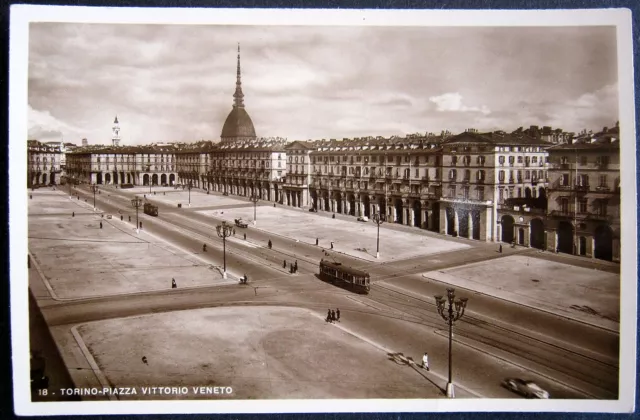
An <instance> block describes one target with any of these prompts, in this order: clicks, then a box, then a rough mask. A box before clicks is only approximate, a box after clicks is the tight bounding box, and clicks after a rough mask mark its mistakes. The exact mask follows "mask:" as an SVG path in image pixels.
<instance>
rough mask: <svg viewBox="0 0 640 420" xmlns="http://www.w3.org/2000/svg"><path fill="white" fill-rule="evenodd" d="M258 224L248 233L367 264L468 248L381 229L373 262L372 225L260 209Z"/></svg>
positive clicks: (240, 213)
mask: <svg viewBox="0 0 640 420" xmlns="http://www.w3.org/2000/svg"><path fill="white" fill-rule="evenodd" d="M198 213H201V214H204V215H208V216H215V217H217V218H220V219H225V220H227V221H229V222H231V223H233V220H234V219H235V218H243V219H244V220H245V221H247V222H250V221H252V220H253V207H243V208H231V209H224V214H223V211H221V210H220V211H219V210H200V211H198ZM257 219H258V223H257V225H256V226H255V227H253V225H250V229H255V228H257V229H261V230H264V231H267V232H271V233H274V234H276V235H281V236H286V237H288V238H292V239H297V240H299V241H301V242H305V243H308V244H314V245H315V241H316V238H318V239H319V241H320V246H322V247H324V248H330V247H331V242H332V241H333V243H334V250H335V251H338V252H342V253H344V254H347V255H351V256H354V257H359V258H362V259H366V260H368V261H381V262H382V261H390V260H400V259H406V258H411V257H416V256H420V255H429V254H434V253H439V252H447V251H453V250H456V249H463V248H468V247H469V245H466V244H462V243H458V242H453V241H448V240H446V239H439V238H435V237H433V236H426V235H422V234H414V233H411V232H399V231H395V230H390V229H385V228H384V225H382V227H381V229H380V259H376V258H375V256H376V235H377V226H376V225H375V224H374V223H373V222H366V223H365V222H356V221H355V218H354V220H353V221H345V220H340V219H330V218H327V217H323V216H320V215H317V214H314V213H310V212H304V211H299V210H289V209H287V208H283V207H281V206H278V207H272V206H259V207H258V208H257Z"/></svg>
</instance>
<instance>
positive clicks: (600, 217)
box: [545, 129, 621, 261]
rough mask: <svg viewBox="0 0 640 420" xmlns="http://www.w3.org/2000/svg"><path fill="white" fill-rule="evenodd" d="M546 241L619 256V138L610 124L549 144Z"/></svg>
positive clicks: (558, 247)
mask: <svg viewBox="0 0 640 420" xmlns="http://www.w3.org/2000/svg"><path fill="white" fill-rule="evenodd" d="M549 161H550V167H549V197H548V217H547V221H546V225H545V227H546V233H547V237H546V245H547V249H548V250H550V251H558V252H564V253H570V254H576V255H582V256H587V257H593V258H599V259H604V260H610V261H620V218H621V214H620V141H619V139H618V138H617V133H616V132H615V131H614V130H608V129H606V130H605V132H603V133H599V134H596V135H595V136H594V137H593V138H591V139H590V140H584V141H581V142H576V143H573V144H565V145H558V146H555V147H552V148H550V149H549Z"/></svg>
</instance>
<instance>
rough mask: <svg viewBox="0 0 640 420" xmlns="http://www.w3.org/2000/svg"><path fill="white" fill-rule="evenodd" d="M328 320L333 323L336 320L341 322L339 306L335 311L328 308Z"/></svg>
mask: <svg viewBox="0 0 640 420" xmlns="http://www.w3.org/2000/svg"><path fill="white" fill-rule="evenodd" d="M326 321H327V322H330V323H332V324H333V323H334V322H336V321H338V322H340V309H339V308H338V309H336V310H335V311H334V310H333V309H327V319H326Z"/></svg>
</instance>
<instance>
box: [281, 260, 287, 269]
mask: <svg viewBox="0 0 640 420" xmlns="http://www.w3.org/2000/svg"><path fill="white" fill-rule="evenodd" d="M282 268H287V260H284V262H283V263H282Z"/></svg>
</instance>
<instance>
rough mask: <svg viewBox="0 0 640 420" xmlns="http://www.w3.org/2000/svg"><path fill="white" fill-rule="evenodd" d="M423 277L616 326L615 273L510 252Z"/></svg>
mask: <svg viewBox="0 0 640 420" xmlns="http://www.w3.org/2000/svg"><path fill="white" fill-rule="evenodd" d="M424 276H425V277H428V278H432V279H435V280H438V281H442V282H446V283H450V284H452V285H456V286H459V287H464V288H467V289H471V290H475V291H479V292H481V293H486V294H488V295H491V296H496V297H499V298H502V299H506V300H510V301H513V302H517V303H521V304H524V305H528V306H532V307H534V308H539V309H543V310H545V309H546V310H550V311H552V312H555V313H558V314H563V315H565V316H568V317H570V318H574V319H579V320H582V321H585V322H588V323H593V324H596V325H602V326H606V327H609V328H613V327H615V328H616V329H617V328H619V324H618V323H619V322H620V275H619V274H617V273H608V272H604V271H599V270H592V269H588V268H582V267H576V266H573V265H569V264H563V263H558V262H553V261H548V260H543V259H539V258H535V257H527V256H522V255H513V256H509V257H504V258H497V259H493V260H491V261H486V262H480V263H474V264H468V265H463V266H459V267H455V268H451V269H447V270H441V271H430V272H428V273H424Z"/></svg>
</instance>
